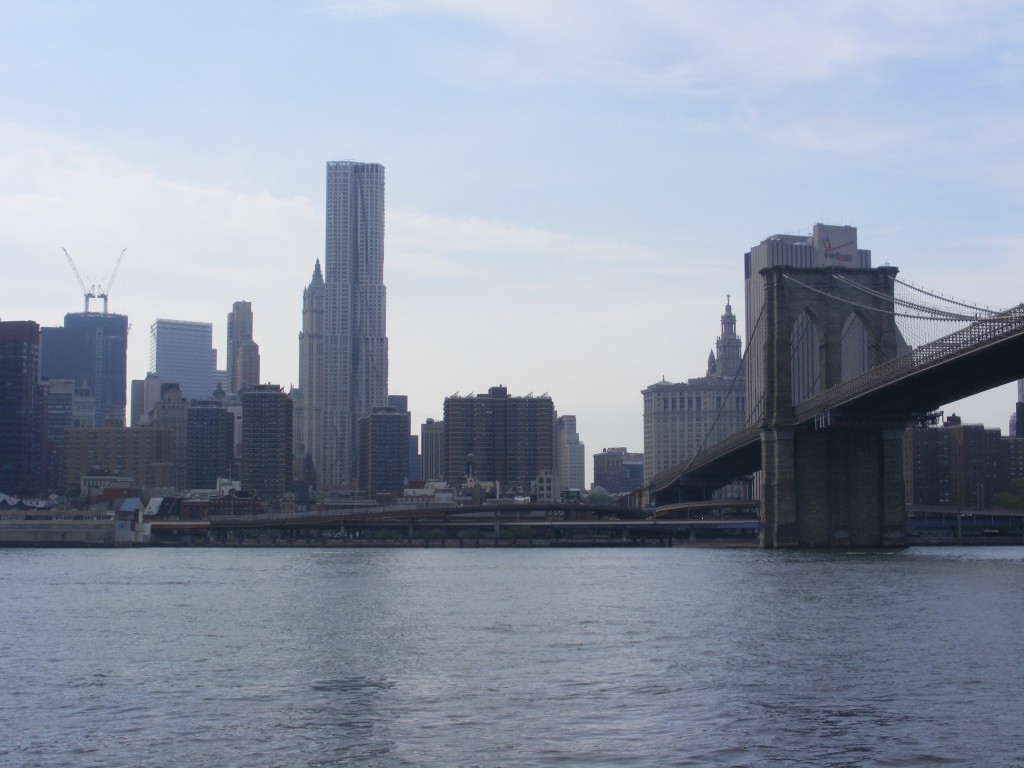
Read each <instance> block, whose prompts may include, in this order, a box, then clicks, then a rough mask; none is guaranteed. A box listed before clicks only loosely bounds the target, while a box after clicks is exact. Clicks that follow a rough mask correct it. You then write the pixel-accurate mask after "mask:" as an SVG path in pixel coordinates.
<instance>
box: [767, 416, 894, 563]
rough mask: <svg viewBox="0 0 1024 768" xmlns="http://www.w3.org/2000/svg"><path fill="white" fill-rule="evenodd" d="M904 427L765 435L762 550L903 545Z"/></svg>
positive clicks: (769, 433)
mask: <svg viewBox="0 0 1024 768" xmlns="http://www.w3.org/2000/svg"><path fill="white" fill-rule="evenodd" d="M902 438H903V430H902V429H880V428H877V427H875V428H842V429H838V428H835V429H823V430H813V431H812V430H807V431H793V430H781V429H776V430H766V432H765V434H764V436H763V440H762V461H763V464H762V467H763V469H764V470H765V471H763V472H762V473H761V474H762V495H761V510H762V511H761V545H762V546H763V547H767V548H783V547H825V548H847V547H904V546H906V545H907V538H906V510H905V508H904V505H903V492H904V490H903V453H902V451H903V447H902Z"/></svg>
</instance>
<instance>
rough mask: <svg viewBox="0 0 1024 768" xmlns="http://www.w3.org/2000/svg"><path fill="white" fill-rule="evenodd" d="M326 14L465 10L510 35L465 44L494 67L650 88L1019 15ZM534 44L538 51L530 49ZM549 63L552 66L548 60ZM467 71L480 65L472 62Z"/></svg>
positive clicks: (906, 46) (954, 51)
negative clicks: (493, 43)
mask: <svg viewBox="0 0 1024 768" xmlns="http://www.w3.org/2000/svg"><path fill="white" fill-rule="evenodd" d="M320 7H321V8H322V9H323V10H325V11H327V12H329V13H332V14H335V15H341V16H343V15H347V14H364V15H366V14H372V15H397V14H415V15H418V16H424V15H434V16H440V17H449V18H454V19H462V20H468V21H470V22H472V23H475V24H478V25H480V26H481V27H484V28H486V29H489V30H491V31H492V32H494V33H496V34H497V35H499V36H500V37H504V38H505V39H506V40H507V41H508V42H509V43H515V44H517V45H523V44H527V46H528V47H527V48H526V49H525V50H520V52H519V53H518V54H517V55H515V56H514V58H510V52H509V50H505V51H503V52H496V51H494V50H493V49H487V50H486V53H485V52H484V49H480V50H475V49H472V48H470V49H469V50H474V55H476V56H477V57H479V58H480V59H481V60H482V61H483V62H484V64H485V68H486V69H487V71H489V72H490V73H491V74H495V73H496V72H497V71H500V70H503V71H504V72H505V74H506V75H507V76H509V77H515V76H516V75H517V74H518V75H520V76H524V77H527V78H529V79H535V78H536V77H538V76H539V74H540V73H542V72H547V73H548V75H547V76H548V77H549V78H561V77H565V76H567V75H569V76H571V77H574V78H580V79H594V80H600V81H604V82H608V81H609V80H611V81H612V82H618V83H619V84H620V85H623V86H624V85H627V84H628V85H631V86H633V87H636V86H638V85H640V86H643V87H647V88H652V89H666V88H667V89H679V88H686V89H691V90H692V89H697V90H701V89H710V90H717V89H721V88H723V87H726V88H729V89H734V88H736V87H737V86H739V87H741V88H743V89H746V90H752V91H760V92H762V93H763V91H764V89H765V87H766V86H770V87H772V88H774V87H784V86H785V85H787V84H799V83H807V82H811V81H817V80H823V79H827V78H829V77H831V76H833V75H835V74H836V73H837V72H841V71H848V70H851V69H853V68H858V67H861V68H862V67H864V66H877V65H883V64H885V63H886V62H890V61H893V60H907V61H920V60H934V59H944V60H952V59H956V58H960V57H963V56H966V55H968V54H969V53H971V52H972V51H976V50H979V49H982V48H987V47H991V46H993V45H998V44H1010V45H1011V46H1012V45H1013V44H1015V43H1016V42H1017V41H1019V40H1020V38H1021V32H1022V29H1024V20H1022V18H1021V14H1020V13H1019V9H1018V8H1017V7H1016V6H1015V5H1014V4H1013V3H1010V2H999V1H997V0H993V1H986V0H979V1H978V2H962V1H961V0H928V1H925V0H920V1H917V0H913V1H910V2H899V3H893V2H889V1H887V0H845V1H842V0H841V1H839V2H825V3H822V2H813V1H811V0H804V1H802V2H792V3H786V4H785V5H784V6H780V5H779V4H777V3H761V2H754V1H753V0H739V1H733V2H720V3H704V2H696V0H691V1H690V2H680V1H679V0H631V1H630V2H624V1H614V0H613V1H606V2H601V1H596V2H595V1H586V0H521V1H520V2H516V3H493V2H488V1H487V0H391V1H390V2H383V3H377V2H357V1H354V0H340V1H339V2H325V3H322V4H321V6H320ZM538 51H539V52H541V53H542V55H543V56H544V59H543V62H537V61H536V59H535V56H536V55H537V53H538ZM553 64H558V65H559V66H556V67H552V65H553ZM466 71H467V72H474V71H479V70H478V69H472V68H471V69H469V70H466Z"/></svg>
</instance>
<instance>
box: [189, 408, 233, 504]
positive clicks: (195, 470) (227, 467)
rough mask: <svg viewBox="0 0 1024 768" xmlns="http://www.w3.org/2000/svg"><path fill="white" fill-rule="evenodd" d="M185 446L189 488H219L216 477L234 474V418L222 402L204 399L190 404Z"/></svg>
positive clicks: (228, 476)
mask: <svg viewBox="0 0 1024 768" xmlns="http://www.w3.org/2000/svg"><path fill="white" fill-rule="evenodd" d="M187 433H188V434H187V439H186V447H185V482H186V485H187V486H188V488H190V489H192V488H216V487H217V478H219V477H227V478H230V477H233V474H232V468H233V466H234V460H235V417H234V415H233V414H231V413H230V412H229V411H228V409H227V408H226V407H225V405H224V403H223V402H217V401H211V400H205V401H202V400H201V401H198V402H196V403H195V404H194V405H190V406H189V409H188V430H187Z"/></svg>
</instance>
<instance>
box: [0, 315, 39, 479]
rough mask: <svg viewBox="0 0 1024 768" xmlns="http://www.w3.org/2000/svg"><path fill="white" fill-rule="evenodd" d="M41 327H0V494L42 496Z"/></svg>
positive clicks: (28, 324)
mask: <svg viewBox="0 0 1024 768" xmlns="http://www.w3.org/2000/svg"><path fill="white" fill-rule="evenodd" d="M39 340H40V333H39V325H38V323H34V322H32V321H31V320H24V321H13V322H0V493H8V494H12V495H15V496H32V495H34V494H37V493H39V492H41V491H42V490H44V474H45V467H46V418H45V396H44V392H43V388H42V386H41V385H40V384H39Z"/></svg>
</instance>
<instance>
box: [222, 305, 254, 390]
mask: <svg viewBox="0 0 1024 768" xmlns="http://www.w3.org/2000/svg"><path fill="white" fill-rule="evenodd" d="M252 326H253V320H252V304H250V303H249V302H248V301H236V302H235V303H234V304H232V305H231V311H230V312H228V321H227V370H226V373H227V384H226V386H225V387H224V390H225V391H226V392H227V393H229V394H232V395H237V394H240V393H242V392H244V391H245V390H247V389H248V388H249V387H254V386H256V385H257V384H259V383H260V345H259V344H257V343H256V342H255V341H253V338H252Z"/></svg>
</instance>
